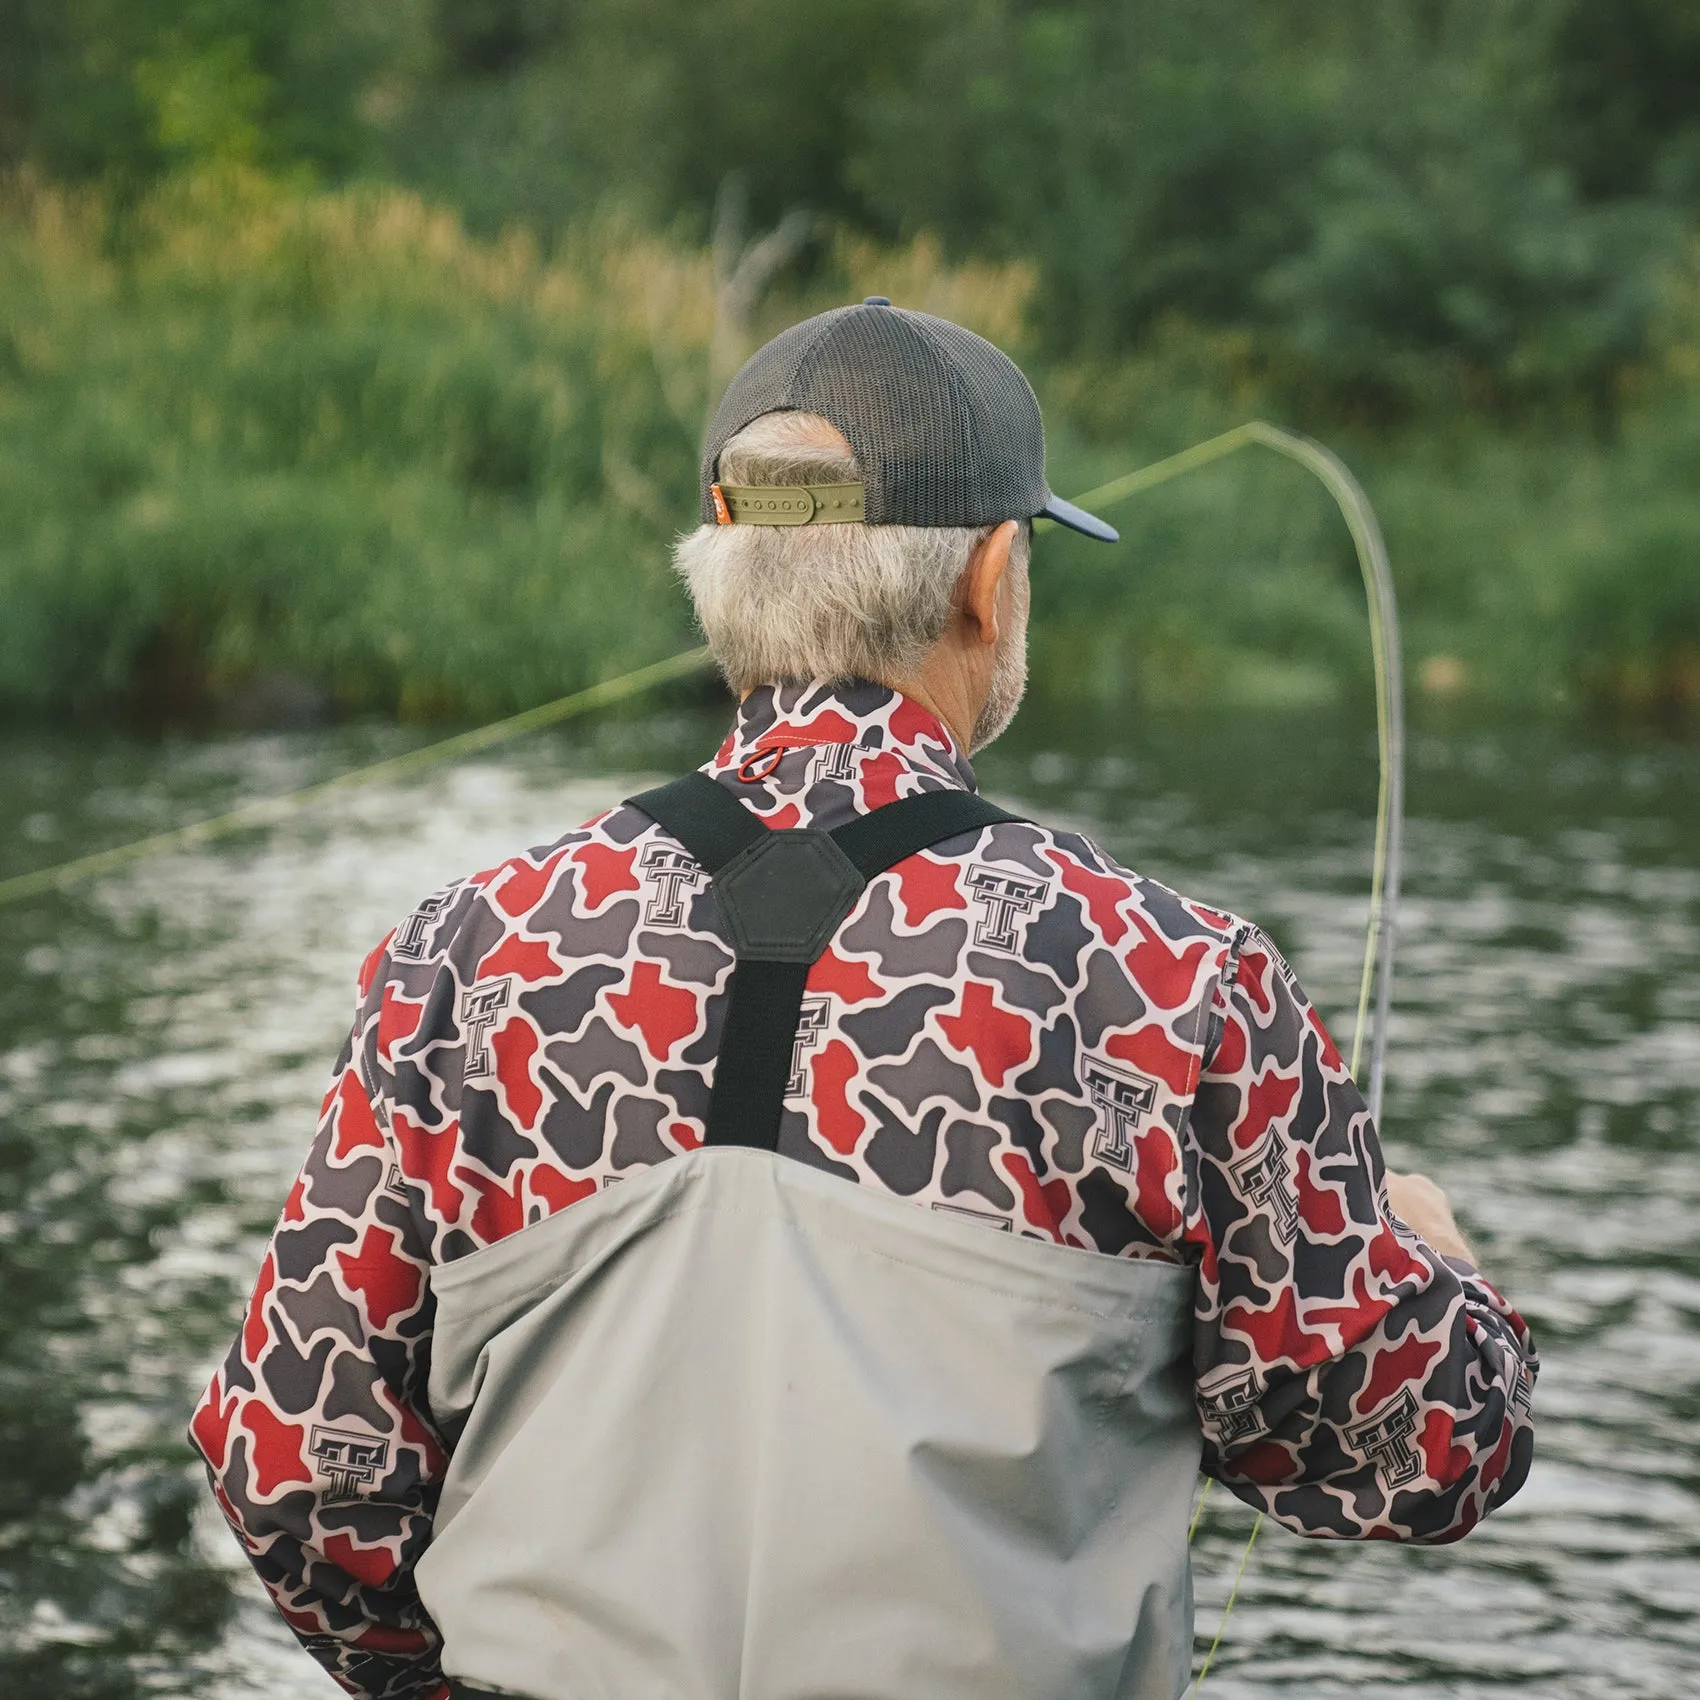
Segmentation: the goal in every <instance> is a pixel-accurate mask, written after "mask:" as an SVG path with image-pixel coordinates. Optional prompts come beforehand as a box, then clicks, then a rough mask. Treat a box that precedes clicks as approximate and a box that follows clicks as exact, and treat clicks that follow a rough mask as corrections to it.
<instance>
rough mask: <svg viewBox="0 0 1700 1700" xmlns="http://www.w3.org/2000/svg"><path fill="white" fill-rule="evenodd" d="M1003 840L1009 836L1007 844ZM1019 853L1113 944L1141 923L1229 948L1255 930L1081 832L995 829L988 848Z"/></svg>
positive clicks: (1022, 826)
mask: <svg viewBox="0 0 1700 1700" xmlns="http://www.w3.org/2000/svg"><path fill="white" fill-rule="evenodd" d="M1000 835H1006V836H1001V843H1000ZM1018 847H1019V853H1020V859H1021V860H1023V861H1024V862H1026V863H1027V864H1028V865H1030V866H1032V867H1033V868H1034V869H1035V871H1036V872H1039V873H1040V874H1041V875H1042V876H1043V877H1045V878H1046V879H1048V880H1053V881H1055V882H1056V883H1057V885H1058V886H1059V887H1060V889H1061V891H1063V892H1067V893H1070V894H1072V895H1073V896H1074V897H1075V898H1077V899H1079V901H1080V903H1081V904H1082V906H1083V909H1084V911H1085V917H1086V919H1087V921H1088V923H1089V924H1090V925H1091V926H1092V927H1093V928H1094V930H1096V931H1098V932H1100V933H1102V934H1104V935H1105V937H1106V939H1107V940H1108V941H1109V942H1111V943H1115V942H1118V941H1120V940H1121V939H1123V938H1124V937H1126V935H1127V934H1128V931H1129V929H1130V927H1134V928H1137V927H1138V922H1144V923H1145V924H1146V925H1147V926H1155V927H1156V928H1157V929H1158V931H1159V932H1161V933H1162V934H1163V935H1164V936H1165V937H1167V938H1170V939H1175V940H1181V939H1211V940H1215V941H1219V942H1220V943H1221V944H1223V945H1224V946H1231V945H1233V943H1234V942H1235V941H1236V940H1237V939H1239V938H1241V937H1242V936H1244V935H1245V934H1246V933H1247V932H1248V931H1249V930H1250V924H1249V923H1248V922H1247V921H1245V920H1244V919H1242V918H1241V917H1240V916H1238V915H1236V914H1234V913H1233V912H1232V911H1230V910H1227V909H1224V908H1221V907H1220V906H1219V905H1217V904H1213V903H1206V902H1202V901H1200V900H1199V899H1197V898H1194V897H1189V896H1187V895H1186V894H1185V893H1184V892H1180V891H1176V890H1175V889H1174V888H1173V887H1172V886H1169V885H1165V884H1164V883H1163V882H1162V881H1161V880H1156V879H1153V878H1151V877H1150V876H1149V875H1148V874H1142V873H1139V872H1137V871H1136V870H1135V869H1133V868H1129V867H1125V866H1124V865H1123V864H1122V863H1120V862H1118V861H1116V860H1115V858H1114V857H1113V856H1111V855H1110V854H1109V853H1108V852H1107V851H1106V850H1105V849H1104V848H1103V846H1102V845H1101V844H1099V843H1098V841H1097V840H1096V839H1095V838H1093V837H1091V836H1090V835H1089V834H1087V833H1084V832H1081V831H1079V830H1078V829H1075V828H1071V827H1053V826H1046V825H1043V824H1041V823H1038V822H1027V821H1023V822H1021V823H1019V824H1018V825H1013V826H1009V827H1002V828H998V829H995V830H994V833H993V837H992V842H991V844H990V845H989V846H988V848H989V850H990V851H991V853H992V854H993V855H994V856H995V855H996V854H997V853H998V851H999V849H1005V850H1006V853H1007V852H1008V851H1015V850H1017V849H1018ZM1136 916H1137V917H1138V921H1136V920H1135V917H1136Z"/></svg>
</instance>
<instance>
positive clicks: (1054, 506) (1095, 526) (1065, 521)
mask: <svg viewBox="0 0 1700 1700" xmlns="http://www.w3.org/2000/svg"><path fill="white" fill-rule="evenodd" d="M1036 517H1037V518H1039V519H1054V520H1055V521H1056V522H1057V524H1058V525H1066V526H1067V527H1068V528H1069V530H1070V531H1078V532H1080V533H1082V534H1083V535H1084V536H1087V537H1096V538H1097V539H1098V541H1099V542H1100V543H1120V542H1121V540H1122V534H1121V533H1120V532H1119V531H1117V530H1116V528H1115V527H1114V526H1113V525H1109V524H1106V523H1105V521H1103V520H1101V519H1099V517H1098V516H1097V515H1096V514H1089V513H1088V512H1087V511H1086V510H1085V509H1084V508H1077V507H1076V506H1075V505H1074V503H1073V502H1065V501H1064V500H1063V499H1062V497H1061V496H1053V497H1052V498H1051V499H1050V500H1049V501H1048V502H1047V503H1046V504H1045V505H1044V506H1043V507H1042V508H1041V509H1040V510H1039V512H1038V514H1037V516H1036Z"/></svg>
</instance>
